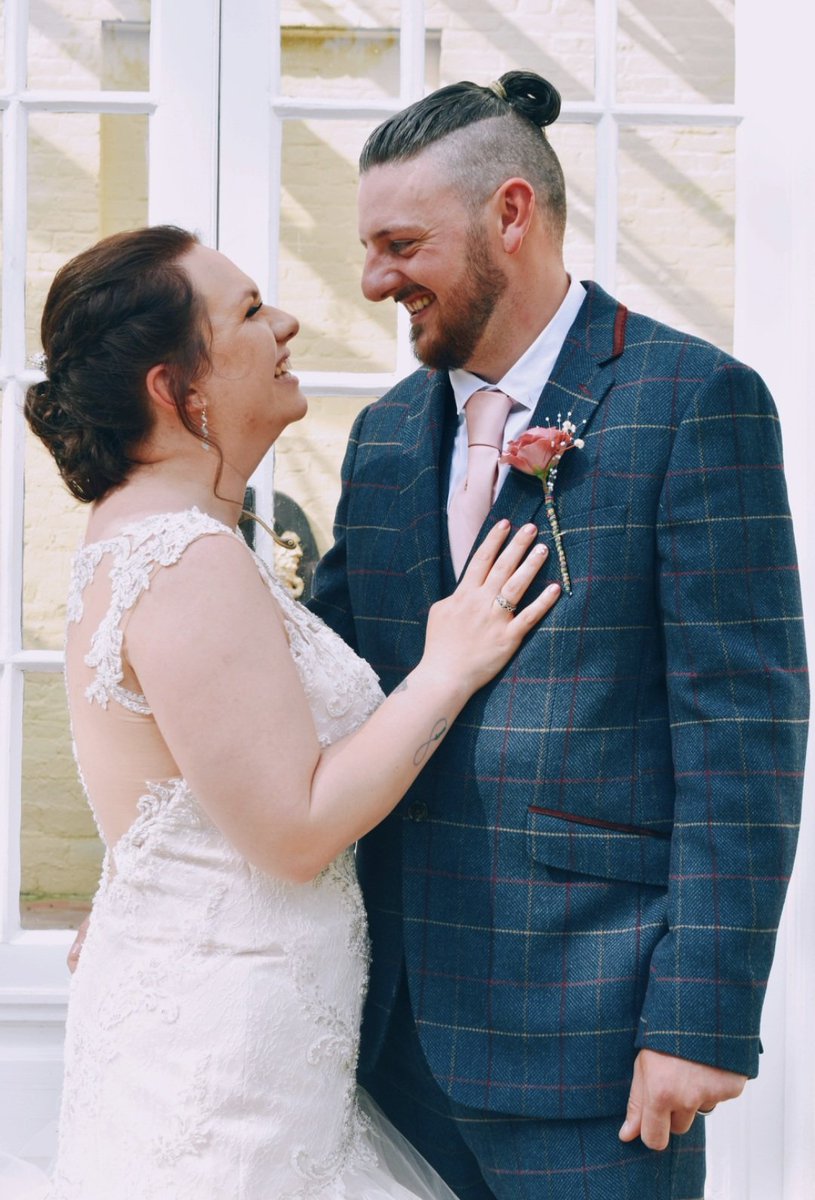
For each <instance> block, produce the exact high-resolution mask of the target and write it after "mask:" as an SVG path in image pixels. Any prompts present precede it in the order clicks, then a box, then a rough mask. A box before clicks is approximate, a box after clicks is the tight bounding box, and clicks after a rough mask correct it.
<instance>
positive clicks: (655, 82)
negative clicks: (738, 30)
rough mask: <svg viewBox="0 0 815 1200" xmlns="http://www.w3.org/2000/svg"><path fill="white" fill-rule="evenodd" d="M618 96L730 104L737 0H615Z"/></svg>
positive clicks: (634, 100) (627, 99) (645, 100)
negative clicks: (678, 0) (679, 2)
mask: <svg viewBox="0 0 815 1200" xmlns="http://www.w3.org/2000/svg"><path fill="white" fill-rule="evenodd" d="M619 5H620V7H619V25H618V37H617V99H618V100H620V101H622V102H623V103H626V102H629V103H643V104H650V103H661V104H666V103H671V104H681V103H686V102H688V101H690V102H693V101H697V102H698V101H700V100H701V101H706V102H707V103H709V104H732V103H733V98H734V87H735V84H734V80H735V40H734V20H735V10H736V4H735V0H683V2H682V3H681V4H677V3H676V0H619Z"/></svg>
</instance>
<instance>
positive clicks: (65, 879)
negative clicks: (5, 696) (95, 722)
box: [20, 673, 102, 929]
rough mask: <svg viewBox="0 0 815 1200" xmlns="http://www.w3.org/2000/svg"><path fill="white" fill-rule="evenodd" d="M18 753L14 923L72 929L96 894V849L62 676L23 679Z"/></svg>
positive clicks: (98, 848)
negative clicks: (20, 751)
mask: <svg viewBox="0 0 815 1200" xmlns="http://www.w3.org/2000/svg"><path fill="white" fill-rule="evenodd" d="M23 747H24V748H23V786H22V796H23V807H22V833H21V844H20V854H21V868H22V880H21V886H20V910H21V912H20V916H21V920H22V925H23V928H24V929H43V928H51V929H66V928H67V929H73V928H76V927H77V926H78V925H79V924H80V922H81V921H82V919H83V917H84V915H85V913H86V912H87V910H88V907H89V901H90V899H91V897H92V896H93V894H94V892H95V891H96V887H97V884H98V882H99V869H100V865H101V861H102V845H101V842H100V840H99V837H98V835H97V832H96V827H95V825H94V822H93V818H92V816H91V814H90V810H89V809H88V806H87V803H86V801H85V797H84V795H83V792H82V788H81V786H80V784H79V782H78V778H77V771H76V766H75V764H74V759H73V754H72V751H71V736H70V730H69V726H68V706H67V703H66V699H65V687H64V684H63V680H62V675H50V674H37V673H32V674H29V675H27V677H26V681H25V699H24V710H23Z"/></svg>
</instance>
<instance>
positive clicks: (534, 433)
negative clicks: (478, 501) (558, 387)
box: [498, 413, 583, 596]
mask: <svg viewBox="0 0 815 1200" xmlns="http://www.w3.org/2000/svg"><path fill="white" fill-rule="evenodd" d="M571 415H572V414H571V413H567V415H566V420H565V421H562V420H561V418H560V414H558V419H557V425H547V426H546V427H545V428H544V427H543V426H540V425H539V426H536V427H535V428H533V429H527V431H526V433H522V434H521V436H520V437H519V438H516V439H515V441H514V442H510V443H509V445H508V446H507V448H506V450H505V451H504V453H503V454H502V455H501V457H500V458H499V459H498V461H499V462H500V463H508V464H509V465H510V466H511V467H515V469H516V470H517V471H523V473H524V474H525V475H535V476H536V477H537V478H538V479H539V480H540V481H541V483H542V484H543V495H544V501H545V504H546V516H547V518H548V521H549V528H550V529H551V530H552V537H553V538H554V542H555V549H556V550H557V560H558V565H559V566H560V578H561V579H562V580H563V587H564V589H565V590H566V592H567V594H568V595H570V596H571V594H572V581H571V579H570V578H569V568H568V565H567V563H566V551H565V550H564V549H563V537H562V535H561V532H560V525H559V524H558V519H557V512H556V510H555V497H554V491H555V479H556V478H557V469H558V463H559V462H560V460H561V458H563V455H564V454H565V453H566V451H567V450H571V449H573V448H574V449H577V450H580V449H582V447H583V439H582V438H576V437H575V436H574V435H575V433H576V432H577V426H575V425H573V424H572V422H571V421H570V420H569V418H570V417H571Z"/></svg>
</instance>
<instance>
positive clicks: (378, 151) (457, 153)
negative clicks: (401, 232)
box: [359, 71, 566, 242]
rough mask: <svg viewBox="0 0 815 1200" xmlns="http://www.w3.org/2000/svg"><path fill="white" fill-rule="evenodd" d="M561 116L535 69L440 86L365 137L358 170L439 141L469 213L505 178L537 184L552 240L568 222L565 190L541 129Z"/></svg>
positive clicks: (442, 160)
mask: <svg viewBox="0 0 815 1200" xmlns="http://www.w3.org/2000/svg"><path fill="white" fill-rule="evenodd" d="M559 114H560V93H559V92H558V91H557V89H556V88H554V87H553V86H552V84H551V83H549V81H548V80H546V79H544V78H543V76H541V75H538V74H536V73H535V72H534V71H507V72H506V74H505V75H502V76H501V78H500V79H498V80H496V82H494V83H490V84H488V85H487V86H486V87H482V86H481V85H480V84H477V83H470V82H469V81H467V80H465V81H463V82H461V83H451V84H449V85H448V86H447V87H442V88H439V89H438V90H437V91H435V92H431V93H430V95H429V96H425V97H424V98H423V99H421V100H417V101H416V103H415V104H411V105H409V107H408V108H405V109H402V111H401V112H398V113H396V114H395V115H394V116H392V117H388V119H387V120H386V121H383V122H382V124H381V125H379V126H378V127H377V128H376V129H375V130H374V131H373V133H372V134H371V135H370V137H369V138H368V140H367V142H366V143H365V145H364V146H363V148H362V154H361V155H360V160H359V169H360V174H365V172H366V171H370V170H371V168H372V167H378V166H383V165H385V164H386V163H400V162H407V161H408V160H409V159H411V158H415V157H416V155H418V154H421V153H422V151H424V150H426V149H428V147H430V146H434V145H435V144H436V143H441V142H442V139H444V144H443V145H441V144H439V145H438V162H439V165H440V168H441V169H442V170H443V171H444V174H445V176H446V177H447V178H448V179H449V180H450V182H451V183H452V184H453V185H454V186H455V187H456V188H457V190H458V192H459V194H460V195H461V197H462V199H463V200H464V201H465V203H467V204H468V205H469V206H471V208H472V209H473V210H474V209H476V208H478V207H479V206H480V205H481V204H483V202H484V201H485V200H486V199H487V198H488V197H489V196H490V195H492V193H493V192H494V191H495V190H496V189H497V188H499V187H500V186H501V184H502V183H503V182H504V181H505V180H506V179H511V178H512V177H513V176H518V177H520V178H522V179H526V180H527V182H528V183H531V184H532V186H533V188H534V189H535V194H536V196H537V198H538V203H539V205H540V206H541V208H542V210H543V212H544V214H545V215H546V216H547V217H548V220H549V225H550V228H551V230H552V233H553V235H554V236H555V238H556V240H557V241H558V242H562V240H563V232H564V230H565V227H566V188H565V185H564V181H563V171H562V169H561V166H560V162H559V161H558V157H557V155H556V154H555V152H554V150H553V149H552V147H551V145H550V143H549V139H548V138H547V136H546V133H545V132H544V130H545V128H546V126H548V125H551V124H552V123H553V121H556V120H557V118H558V116H559Z"/></svg>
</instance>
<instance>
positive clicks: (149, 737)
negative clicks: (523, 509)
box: [4, 226, 558, 1200]
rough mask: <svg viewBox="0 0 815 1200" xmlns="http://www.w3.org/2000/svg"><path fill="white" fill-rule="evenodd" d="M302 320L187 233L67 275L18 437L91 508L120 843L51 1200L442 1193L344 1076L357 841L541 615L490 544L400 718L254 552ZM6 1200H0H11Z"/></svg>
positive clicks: (81, 693) (495, 537)
mask: <svg viewBox="0 0 815 1200" xmlns="http://www.w3.org/2000/svg"><path fill="white" fill-rule="evenodd" d="M297 328H298V326H297V322H296V321H295V320H294V318H292V317H290V316H288V315H286V314H285V313H283V312H280V311H279V310H276V309H273V308H270V307H269V306H267V305H265V304H263V302H262V301H261V299H260V297H259V296H258V293H257V288H256V287H255V285H254V284H253V283H252V281H251V280H249V279H248V278H247V277H246V276H245V275H244V274H243V273H242V272H241V271H240V270H239V269H238V268H237V267H236V266H234V265H233V264H232V263H231V262H230V261H229V260H228V259H226V258H224V257H223V256H222V255H221V254H218V253H217V252H215V251H213V250H210V249H207V248H206V247H204V246H202V245H201V244H199V243H198V241H197V240H196V239H195V238H194V237H193V236H192V235H190V234H188V233H186V232H184V231H183V230H179V229H175V228H172V227H167V226H163V227H161V226H160V227H154V228H149V229H142V230H137V231H135V232H130V233H124V234H118V235H116V236H114V237H112V238H108V239H106V240H105V241H103V242H101V243H99V244H98V245H96V246H94V247H92V248H91V249H90V250H88V251H86V252H85V253H83V254H81V255H79V256H78V257H77V258H75V259H74V260H73V261H71V262H69V263H68V264H67V265H66V266H65V267H63V268H62V270H61V271H60V272H59V274H58V275H57V277H56V279H55V280H54V283H53V285H52V287H51V291H50V293H49V296H48V300H47V303H46V307H45V312H44V315H43V320H42V340H43V346H44V348H45V352H46V356H47V359H46V362H47V365H46V373H47V379H46V380H45V381H43V382H41V383H38V384H36V385H34V386H33V387H32V388H31V389H30V390H29V393H28V398H27V403H26V415H27V417H28V420H29V422H30V424H31V427H32V429H33V430H34V432H35V433H36V434H37V435H38V436H39V437H40V438H41V439H42V441H43V442H44V443H45V445H46V446H47V447H48V449H49V450H50V452H51V453H52V455H53V456H54V459H55V460H56V463H57V466H58V468H59V471H60V473H61V475H62V477H63V479H64V481H65V482H66V484H67V485H68V487H69V488H70V490H71V491H72V492H73V494H74V495H75V496H77V497H79V498H80V499H81V500H84V501H91V502H92V505H91V509H90V516H89V520H88V527H87V535H86V538H85V542H84V545H83V546H82V547H81V548H80V549H79V551H78V552H77V554H76V556H75V559H74V564H73V572H72V579H71V588H70V596H69V604H68V635H67V644H66V681H67V689H68V698H69V705H70V713H71V722H72V730H73V736H74V743H75V751H76V757H77V762H78V766H79V770H80V773H81V776H82V780H83V784H84V787H85V790H86V793H87V797H88V800H89V802H90V804H91V807H92V809H93V812H94V815H95V818H96V821H97V823H98V826H99V829H100V832H101V834H102V837H103V839H104V842H105V845H106V847H107V855H106V860H105V867H104V870H103V877H102V882H101V885H100V888H99V891H98V893H97V896H96V898H95V901H94V906H93V915H92V919H91V922H90V928H89V932H88V936H87V940H86V943H85V947H84V950H83V953H82V956H81V960H80V963H79V966H78V969H77V971H76V973H75V975H74V976H73V980H72V985H71V997H70V1005H69V1015H68V1025H67V1037H66V1050H65V1082H64V1092H63V1102H62V1112H61V1118H60V1134H59V1150H58V1156H57V1161H56V1164H55V1168H54V1172H53V1175H52V1177H51V1180H50V1182H49V1183H48V1184H46V1186H45V1195H46V1196H47V1197H48V1200H112V1198H113V1197H115V1198H116V1200H136V1198H138V1200H151V1198H153V1200H193V1198H194V1200H231V1198H234V1200H284V1198H285V1200H289V1198H291V1200H294V1198H295V1197H298V1198H303V1200H305V1198H306V1197H324V1198H325V1200H339V1198H340V1197H342V1198H343V1200H386V1198H388V1200H391V1198H401V1200H409V1198H414V1197H421V1198H422V1200H428V1198H434V1200H439V1198H441V1197H450V1196H451V1195H452V1194H451V1193H450V1192H449V1191H448V1189H447V1188H446V1187H445V1185H444V1184H443V1183H442V1182H441V1181H440V1180H439V1179H438V1177H437V1176H435V1175H434V1173H433V1172H432V1170H431V1169H430V1167H429V1166H427V1165H426V1164H425V1163H424V1162H423V1161H422V1160H421V1159H420V1158H419V1156H418V1155H417V1154H416V1152H415V1151H412V1150H411V1148H410V1147H409V1146H408V1145H407V1144H406V1143H404V1142H403V1140H402V1139H400V1137H399V1135H398V1134H396V1132H395V1131H394V1130H393V1129H392V1128H391V1127H390V1126H389V1125H388V1124H387V1122H386V1121H385V1119H384V1117H382V1115H381V1114H379V1113H378V1112H377V1111H376V1110H375V1109H374V1107H373V1105H372V1103H371V1102H370V1101H369V1100H368V1099H367V1097H366V1096H365V1095H364V1094H363V1093H361V1092H359V1091H358V1089H357V1087H356V1084H355V1063H356V1054H357V1043H358V1029H359V1022H360V1012H361V1006H362V1000H363V995H364V991H365V985H366V973H367V952H368V950H367V936H366V925H365V913H364V909H363V905H362V900H361V897H360V892H359V889H358V886H357V882H356V876H355V871H354V857H353V850H352V849H349V847H352V846H353V843H354V842H355V840H356V839H357V838H359V837H361V836H362V835H363V834H365V833H366V832H367V831H368V830H370V829H371V828H372V826H374V825H375V824H376V823H377V822H378V821H380V820H382V818H383V817H385V815H386V814H387V813H388V812H390V810H391V809H393V807H394V806H395V805H396V804H397V803H398V802H399V800H400V798H401V797H402V795H403V794H404V793H405V791H406V790H407V788H408V787H409V786H410V784H411V783H412V781H413V780H414V779H415V777H416V776H417V774H418V772H419V771H420V769H421V767H422V765H423V764H424V763H425V762H427V760H428V758H429V757H430V756H431V755H432V754H433V752H434V750H435V749H436V748H437V747H438V745H439V743H440V742H441V740H442V739H443V737H444V734H445V732H446V731H447V729H448V728H449V726H450V724H451V722H452V721H453V720H454V719H455V717H456V715H457V714H458V712H459V711H460V710H461V708H462V706H463V705H464V703H465V702H466V700H467V699H468V698H469V696H470V695H472V693H473V692H474V691H476V690H477V689H478V688H479V687H481V686H482V685H483V684H484V683H485V682H486V681H487V680H488V679H490V678H491V676H492V675H493V674H494V673H495V672H497V671H498V670H499V669H500V667H501V666H502V665H503V664H504V663H505V662H506V661H507V660H508V659H509V658H510V656H511V655H512V654H513V653H514V652H515V650H516V649H517V648H518V646H519V645H520V643H521V641H522V639H523V638H524V636H525V635H526V634H528V633H529V632H530V631H531V630H532V629H533V628H534V626H535V624H536V623H537V622H538V621H539V620H540V619H541V617H543V615H544V614H545V613H546V611H547V610H548V609H549V608H550V607H551V606H552V604H553V603H554V602H555V600H556V598H557V595H558V588H557V587H556V586H552V587H549V588H547V589H546V590H545V591H544V592H543V593H542V594H541V595H540V597H539V598H537V599H535V600H533V601H531V602H530V603H529V604H528V605H527V606H526V607H525V608H523V609H522V610H521V611H520V612H519V613H518V614H517V615H513V613H512V611H511V610H510V609H509V608H507V607H505V606H503V605H502V604H497V603H495V600H496V597H498V596H502V597H505V598H506V601H507V602H509V604H511V605H516V604H518V602H519V601H520V600H521V598H522V597H523V595H524V593H525V591H526V589H527V587H528V586H529V584H530V582H531V581H532V579H533V578H534V576H535V575H536V573H537V571H538V570H539V568H540V566H541V565H542V562H543V560H544V559H543V553H541V551H540V550H539V549H537V548H536V549H535V550H532V551H531V552H530V546H531V545H532V541H533V536H534V534H533V531H532V530H531V529H524V530H521V531H520V532H519V533H517V534H516V535H515V537H514V538H512V539H511V540H510V541H507V538H508V533H509V529H508V525H507V523H502V524H500V525H498V526H496V527H495V528H494V529H493V530H492V532H491V533H490V535H489V536H488V538H487V539H486V541H485V543H484V545H483V546H482V548H481V549H480V550H479V551H478V552H477V553H476V554H475V555H474V557H473V561H472V563H471V565H470V567H469V568H468V570H467V572H466V574H465V576H464V578H463V580H462V582H461V584H460V586H459V587H458V589H457V590H456V592H455V593H454V594H453V595H452V596H451V597H449V598H448V599H446V600H443V601H442V602H440V603H439V604H436V605H434V607H433V608H432V609H431V612H430V615H429V619H428V625H427V636H426V646H425V652H424V656H423V657H422V659H421V661H420V662H419V664H418V665H417V667H416V668H415V670H414V671H413V672H412V673H411V674H410V675H409V676H408V677H407V678H406V679H405V680H404V682H403V683H402V684H401V685H400V687H398V688H397V689H396V691H395V692H394V693H393V694H392V695H390V696H389V697H388V698H387V699H383V696H382V693H381V691H380V689H379V686H378V683H377V680H376V677H375V676H374V674H373V672H372V671H371V669H370V667H369V666H368V665H367V664H366V663H365V662H363V661H362V660H360V659H358V658H357V657H355V655H354V654H353V653H352V652H351V650H350V649H349V648H348V647H347V646H346V645H345V644H344V643H342V642H341V641H340V640H339V639H338V638H337V637H336V636H335V635H334V634H333V633H331V632H330V631H329V630H328V629H327V628H326V627H325V626H324V625H322V624H321V622H320V621H319V620H318V619H317V618H316V617H314V616H312V615H310V614H309V613H308V612H307V611H306V610H305V609H304V608H303V607H301V606H300V605H298V604H296V603H295V602H294V601H292V600H291V599H290V598H289V596H288V595H287V593H286V592H285V590H284V589H283V588H282V587H281V585H280V584H279V583H278V582H277V580H276V579H275V577H274V575H273V574H272V573H271V572H270V571H269V569H268V568H267V567H266V566H265V565H264V564H263V563H262V562H261V561H260V560H259V559H258V558H256V557H255V556H254V555H253V554H252V553H251V552H250V551H249V549H248V548H247V546H246V544H245V542H244V540H243V539H242V537H241V536H240V534H239V533H237V532H236V523H237V521H238V518H239V516H240V510H241V500H242V497H243V495H244V489H245V486H246V482H247V479H248V478H249V476H250V475H251V473H252V471H253V470H254V469H255V467H256V466H257V465H258V463H259V462H260V460H261V458H262V457H263V455H264V454H265V453H266V451H267V450H268V449H269V447H270V446H271V445H272V444H273V443H274V441H275V439H276V438H277V437H278V435H279V434H280V433H281V432H282V430H283V429H284V428H285V427H286V426H287V425H288V424H289V423H290V422H291V421H296V420H299V419H300V418H301V417H302V416H303V415H304V413H305V411H306V401H305V399H304V397H303V394H302V393H301V391H300V387H299V383H298V380H297V377H296V376H295V375H293V374H292V373H291V370H290V367H289V343H290V341H291V339H292V338H293V337H294V335H295V333H296V332H297ZM5 1194H6V1193H4V1195H5Z"/></svg>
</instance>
